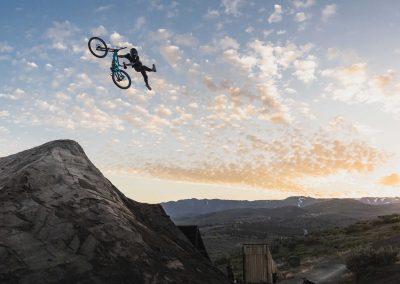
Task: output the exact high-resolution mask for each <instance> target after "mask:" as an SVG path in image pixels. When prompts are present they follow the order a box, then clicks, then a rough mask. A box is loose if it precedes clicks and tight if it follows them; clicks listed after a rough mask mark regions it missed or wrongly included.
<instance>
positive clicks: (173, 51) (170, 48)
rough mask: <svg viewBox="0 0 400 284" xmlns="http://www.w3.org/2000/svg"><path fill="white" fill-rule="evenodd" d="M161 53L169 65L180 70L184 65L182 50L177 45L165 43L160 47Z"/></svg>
mask: <svg viewBox="0 0 400 284" xmlns="http://www.w3.org/2000/svg"><path fill="white" fill-rule="evenodd" d="M160 52H161V55H162V56H163V57H164V59H165V60H166V61H167V62H168V63H169V65H170V66H171V67H172V68H174V69H177V70H180V69H181V67H182V65H183V58H182V51H181V50H180V49H179V47H177V46H175V45H165V46H161V47H160Z"/></svg>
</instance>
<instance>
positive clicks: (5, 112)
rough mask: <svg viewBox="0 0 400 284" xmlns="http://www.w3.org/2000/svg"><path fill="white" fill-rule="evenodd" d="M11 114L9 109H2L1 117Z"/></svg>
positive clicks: (0, 111)
mask: <svg viewBox="0 0 400 284" xmlns="http://www.w3.org/2000/svg"><path fill="white" fill-rule="evenodd" d="M7 116H10V112H8V111H7V110H0V118H1V117H7Z"/></svg>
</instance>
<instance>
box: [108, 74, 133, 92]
mask: <svg viewBox="0 0 400 284" xmlns="http://www.w3.org/2000/svg"><path fill="white" fill-rule="evenodd" d="M111 77H112V80H113V82H114V84H115V85H117V87H118V88H121V89H128V88H129V87H130V86H131V77H129V75H128V73H126V72H125V71H123V70H118V71H116V72H112V75H111Z"/></svg>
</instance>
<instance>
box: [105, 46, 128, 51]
mask: <svg viewBox="0 0 400 284" xmlns="http://www.w3.org/2000/svg"><path fill="white" fill-rule="evenodd" d="M125 48H126V47H119V48H111V47H109V48H108V50H109V51H120V50H122V49H125Z"/></svg>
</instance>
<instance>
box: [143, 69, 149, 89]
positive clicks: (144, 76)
mask: <svg viewBox="0 0 400 284" xmlns="http://www.w3.org/2000/svg"><path fill="white" fill-rule="evenodd" d="M143 69H144V68H143ZM143 69H142V71H141V73H142V76H143V79H144V82H145V83H146V87H147V89H149V90H150V91H151V87H150V86H149V80H148V77H147V74H146V71H145V70H143Z"/></svg>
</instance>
